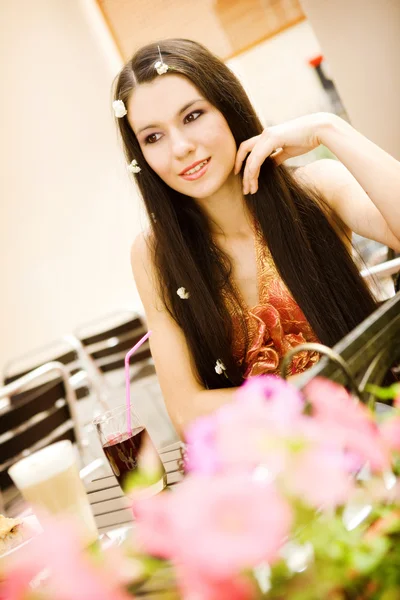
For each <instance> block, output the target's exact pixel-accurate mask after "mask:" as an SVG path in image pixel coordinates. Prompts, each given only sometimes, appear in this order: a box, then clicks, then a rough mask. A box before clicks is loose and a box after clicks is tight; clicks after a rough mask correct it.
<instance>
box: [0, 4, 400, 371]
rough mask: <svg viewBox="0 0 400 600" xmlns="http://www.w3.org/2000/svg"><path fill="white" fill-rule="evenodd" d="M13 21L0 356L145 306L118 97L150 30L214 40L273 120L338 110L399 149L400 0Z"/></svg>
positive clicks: (148, 9)
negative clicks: (125, 67)
mask: <svg viewBox="0 0 400 600" xmlns="http://www.w3.org/2000/svg"><path fill="white" fill-rule="evenodd" d="M0 28H1V36H0V38H1V41H0V43H1V58H0V72H1V85H2V94H1V110H0V115H1V123H0V125H1V132H2V133H1V162H0V165H1V213H0V261H1V262H0V274H1V279H0V281H1V292H0V303H1V310H0V331H1V337H0V371H2V370H3V368H4V366H5V365H6V364H7V363H8V362H9V361H10V360H11V359H13V358H15V357H18V356H21V355H23V354H24V353H29V352H34V351H35V349H37V348H40V347H41V346H43V345H46V344H50V343H52V342H53V341H54V340H58V339H59V338H61V337H62V336H64V335H65V334H68V333H71V332H75V331H76V330H77V329H78V328H79V327H81V326H82V325H85V324H86V323H88V322H91V321H95V320H96V319H101V318H103V317H104V316H106V315H109V314H113V313H118V311H119V310H129V311H134V312H138V313H139V314H142V313H143V309H142V306H141V304H140V300H139V297H138V294H137V291H136V289H135V285H134V282H133V279H132V275H131V271H130V261H129V254H130V246H131V243H132V241H133V240H134V238H135V236H136V235H137V233H138V232H139V231H140V230H141V229H143V228H144V227H145V226H146V219H145V216H144V214H143V211H142V207H141V202H140V198H139V196H138V194H137V191H136V189H135V187H134V185H133V184H132V181H131V179H130V178H129V176H128V173H127V170H126V165H125V161H124V158H123V155H122V151H121V148H120V145H119V141H118V138H117V135H116V130H115V126H114V121H113V114H112V110H111V86H112V82H113V79H114V78H115V76H116V74H117V73H118V71H119V69H120V68H121V66H122V64H123V63H124V61H125V60H127V59H128V58H129V57H130V55H131V54H132V53H133V52H134V51H135V50H136V49H137V48H138V47H139V46H141V45H142V44H145V43H147V42H150V41H153V40H155V39H162V38H166V37H186V38H191V39H194V40H197V41H199V42H202V43H203V44H205V45H206V46H208V47H209V48H210V49H211V50H212V51H214V52H215V53H216V54H217V55H218V56H220V57H221V58H222V59H223V60H225V61H226V62H227V64H228V65H229V66H230V67H231V68H232V69H233V71H234V72H235V73H236V74H237V75H238V77H239V78H240V80H241V81H242V83H243V85H244V86H245V88H246V90H247V91H248V93H249V95H250V98H251V99H252V101H253V102H254V105H255V107H256V109H257V111H258V112H259V115H260V116H261V118H262V121H263V122H264V123H265V125H271V124H275V123H279V122H282V121H284V120H287V119H291V118H294V117H297V116H299V115H303V114H306V113H311V112H315V111H332V112H336V113H337V114H340V115H341V116H342V117H344V118H346V119H348V120H350V122H351V123H352V124H353V125H354V126H355V127H356V128H358V129H359V130H360V131H361V132H362V133H364V134H365V135H367V136H369V137H370V138H371V139H372V140H374V141H375V142H377V143H378V144H379V145H381V146H382V147H383V148H384V149H386V150H387V151H388V152H390V153H392V154H393V155H394V156H395V157H397V158H398V159H400V111H399V98H400V69H399V67H398V57H399V56H400V2H399V1H398V0H379V2H378V1H377V0H335V1H334V2H333V1H328V0H304V1H303V2H299V0H202V1H201V2H196V1H194V0H97V1H96V0H35V2H32V0H1V1H0ZM323 156H329V152H328V151H327V149H325V148H323V147H321V148H319V149H318V150H317V151H315V152H314V153H313V155H312V156H310V155H307V156H306V157H302V158H301V161H308V160H315V159H316V158H320V157H323ZM358 242H359V244H360V248H362V251H363V253H364V257H365V259H366V260H367V261H369V262H370V264H373V263H374V262H379V261H383V260H386V258H387V248H384V247H379V246H378V245H376V244H366V243H365V241H364V240H358ZM388 285H389V287H387V288H385V289H384V292H383V294H384V295H385V294H386V295H390V294H391V292H392V288H391V287H390V280H389V282H388ZM109 345H112V343H111V342H109Z"/></svg>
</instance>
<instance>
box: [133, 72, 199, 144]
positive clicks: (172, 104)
mask: <svg viewBox="0 0 400 600" xmlns="http://www.w3.org/2000/svg"><path fill="white" fill-rule="evenodd" d="M199 99H203V95H202V94H201V93H200V91H199V90H198V89H197V88H196V86H195V85H193V83H192V82H191V81H189V80H188V79H187V78H186V77H183V76H182V75H169V74H168V75H167V74H165V75H159V76H158V77H156V79H154V80H153V81H150V82H149V83H142V84H140V85H138V86H137V87H136V88H135V89H134V90H133V92H132V94H131V97H130V98H129V101H128V105H127V109H128V119H129V122H130V124H131V127H132V129H133V130H134V131H135V132H136V133H137V132H138V131H139V130H140V129H142V128H143V127H147V126H148V125H149V124H150V125H151V124H153V123H154V124H156V123H161V122H164V121H168V120H171V119H173V118H175V117H176V116H177V115H178V114H179V111H181V109H182V108H183V107H184V106H186V105H188V104H189V103H191V102H193V101H195V100H199Z"/></svg>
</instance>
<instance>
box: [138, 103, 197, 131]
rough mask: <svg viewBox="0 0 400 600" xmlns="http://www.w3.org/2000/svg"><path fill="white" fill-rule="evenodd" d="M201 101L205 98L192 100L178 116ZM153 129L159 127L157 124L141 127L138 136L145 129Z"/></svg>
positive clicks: (183, 107)
mask: <svg viewBox="0 0 400 600" xmlns="http://www.w3.org/2000/svg"><path fill="white" fill-rule="evenodd" d="M200 100H204V98H195V100H191V101H190V102H188V103H187V104H185V106H182V108H181V109H180V110H179V111H178V113H177V115H178V116H179V115H181V114H182V113H184V112H185V110H187V109H188V108H190V107H191V106H192V105H193V104H196V102H199V101H200ZM153 127H158V125H157V123H156V124H154V125H153V124H151V125H146V126H145V127H141V128H140V129H139V130H138V132H137V134H136V135H139V133H142V131H145V129H151V128H153Z"/></svg>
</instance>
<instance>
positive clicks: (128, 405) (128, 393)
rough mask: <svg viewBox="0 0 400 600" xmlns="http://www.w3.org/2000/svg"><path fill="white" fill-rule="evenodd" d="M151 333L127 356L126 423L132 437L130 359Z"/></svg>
mask: <svg viewBox="0 0 400 600" xmlns="http://www.w3.org/2000/svg"><path fill="white" fill-rule="evenodd" d="M150 334H151V331H148V332H147V333H146V334H145V335H144V336H143V337H142V338H141V339H140V340H139V341H138V343H137V344H135V345H134V346H133V348H131V349H130V350H129V352H127V353H126V355H125V391H126V421H127V424H128V433H129V435H130V436H131V435H132V427H131V381H130V373H129V359H130V357H131V356H132V354H134V353H135V352H136V350H137V349H138V348H140V346H141V345H142V344H144V343H145V341H146V340H147V339H148V338H149V337H150Z"/></svg>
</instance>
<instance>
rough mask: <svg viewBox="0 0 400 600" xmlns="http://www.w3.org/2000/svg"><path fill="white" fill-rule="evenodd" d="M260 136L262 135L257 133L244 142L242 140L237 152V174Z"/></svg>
mask: <svg viewBox="0 0 400 600" xmlns="http://www.w3.org/2000/svg"><path fill="white" fill-rule="evenodd" d="M259 137H260V136H259V135H256V136H254V137H252V138H250V139H248V140H245V141H244V142H242V143H241V144H240V146H239V149H238V151H237V154H236V160H235V171H234V173H235V175H237V174H238V173H239V171H240V169H241V168H242V164H243V161H244V159H245V158H246V156H247V155H248V153H249V152H251V151H252V150H253V148H254V146H255V145H256V143H257V140H258V138H259Z"/></svg>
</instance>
